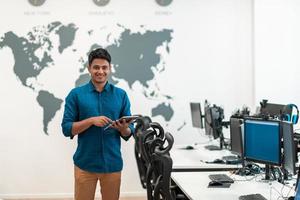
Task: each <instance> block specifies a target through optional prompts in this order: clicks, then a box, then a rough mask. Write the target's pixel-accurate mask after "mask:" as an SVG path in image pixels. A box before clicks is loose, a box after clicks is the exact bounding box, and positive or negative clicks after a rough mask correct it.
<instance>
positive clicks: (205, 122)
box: [204, 104, 213, 135]
mask: <svg viewBox="0 0 300 200" xmlns="http://www.w3.org/2000/svg"><path fill="white" fill-rule="evenodd" d="M210 108H211V107H210V106H209V105H208V104H207V105H205V106H204V128H205V134H206V135H212V132H213V128H212V127H211V125H210V123H208V120H207V115H208V112H209V115H210V116H211V111H210ZM208 129H209V130H212V131H208Z"/></svg>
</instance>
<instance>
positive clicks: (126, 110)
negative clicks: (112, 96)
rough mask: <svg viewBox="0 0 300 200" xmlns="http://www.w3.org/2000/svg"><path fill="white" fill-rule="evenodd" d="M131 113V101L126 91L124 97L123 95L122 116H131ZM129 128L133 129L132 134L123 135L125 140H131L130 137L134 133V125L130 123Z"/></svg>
mask: <svg viewBox="0 0 300 200" xmlns="http://www.w3.org/2000/svg"><path fill="white" fill-rule="evenodd" d="M130 115H131V111H130V101H129V98H128V96H127V94H126V92H125V94H124V97H123V108H122V112H121V117H123V116H130ZM129 128H130V130H131V134H130V135H129V136H126V137H125V136H122V135H121V137H122V138H123V139H124V140H126V141H127V140H129V138H130V137H131V135H132V134H133V133H134V127H133V124H129Z"/></svg>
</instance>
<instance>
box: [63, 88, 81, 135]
mask: <svg viewBox="0 0 300 200" xmlns="http://www.w3.org/2000/svg"><path fill="white" fill-rule="evenodd" d="M76 121H78V107H77V101H76V94H75V92H74V91H73V90H72V91H71V92H70V93H69V95H68V96H67V97H66V99H65V110H64V116H63V120H62V123H61V127H62V132H63V134H64V135H65V136H66V137H70V138H71V139H72V138H73V137H74V136H73V134H72V126H73V122H76Z"/></svg>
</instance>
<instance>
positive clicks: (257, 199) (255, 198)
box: [239, 194, 267, 200]
mask: <svg viewBox="0 0 300 200" xmlns="http://www.w3.org/2000/svg"><path fill="white" fill-rule="evenodd" d="M239 200H267V199H266V198H265V197H264V196H262V195H261V194H248V195H243V196H239Z"/></svg>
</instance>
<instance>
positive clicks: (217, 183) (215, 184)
mask: <svg viewBox="0 0 300 200" xmlns="http://www.w3.org/2000/svg"><path fill="white" fill-rule="evenodd" d="M222 185H223V183H222V182H220V181H210V182H209V183H208V186H222Z"/></svg>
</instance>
